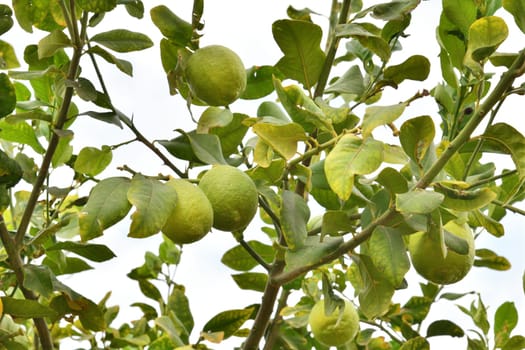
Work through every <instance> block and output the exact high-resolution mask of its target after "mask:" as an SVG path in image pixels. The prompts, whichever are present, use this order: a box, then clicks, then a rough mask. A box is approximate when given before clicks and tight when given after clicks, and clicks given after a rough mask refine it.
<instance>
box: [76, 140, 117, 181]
mask: <svg viewBox="0 0 525 350" xmlns="http://www.w3.org/2000/svg"><path fill="white" fill-rule="evenodd" d="M112 159H113V154H112V152H111V148H110V147H108V146H102V148H101V149H98V148H95V147H84V148H82V149H81V150H80V152H79V154H78V156H77V158H76V160H75V163H74V165H73V167H74V169H75V170H76V171H78V172H79V173H83V174H87V175H90V176H96V175H98V174H100V173H101V172H102V171H103V170H104V169H105V168H106V167H107V166H108V165H109V164H110V163H111V160H112Z"/></svg>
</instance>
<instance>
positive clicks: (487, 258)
mask: <svg viewBox="0 0 525 350" xmlns="http://www.w3.org/2000/svg"><path fill="white" fill-rule="evenodd" d="M474 266H480V267H488V268H489V269H493V270H497V271H506V270H509V269H510V268H511V265H510V262H509V261H508V260H507V258H505V257H504V256H500V255H498V254H496V253H495V252H493V251H492V250H490V249H486V248H483V249H476V260H474Z"/></svg>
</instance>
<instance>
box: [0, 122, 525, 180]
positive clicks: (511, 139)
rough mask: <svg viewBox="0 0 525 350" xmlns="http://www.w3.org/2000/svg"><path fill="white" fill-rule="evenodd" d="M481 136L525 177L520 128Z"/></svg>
mask: <svg viewBox="0 0 525 350" xmlns="http://www.w3.org/2000/svg"><path fill="white" fill-rule="evenodd" d="M0 137H1V134H0ZM481 137H482V138H483V139H485V140H489V141H492V142H493V143H495V144H496V145H497V146H498V147H499V148H500V150H501V151H503V152H504V153H507V154H510V156H511V157H512V160H513V161H514V164H515V165H516V169H517V170H518V174H519V178H520V179H524V178H525V137H524V136H523V135H522V134H521V133H520V132H519V131H518V130H516V129H515V128H514V127H512V126H510V125H509V124H505V123H497V124H493V125H491V126H489V127H488V128H487V130H486V131H485V133H484V134H483V135H482V136H481Z"/></svg>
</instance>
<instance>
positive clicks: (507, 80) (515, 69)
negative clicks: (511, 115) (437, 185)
mask: <svg viewBox="0 0 525 350" xmlns="http://www.w3.org/2000/svg"><path fill="white" fill-rule="evenodd" d="M524 64H525V49H524V50H521V51H520V53H519V55H518V57H516V59H515V60H514V63H513V64H512V66H511V67H510V68H509V70H508V71H506V72H505V73H503V75H502V76H501V78H500V80H499V82H498V84H497V85H496V86H495V87H494V90H492V92H491V93H490V95H489V96H488V97H487V98H486V99H485V101H484V102H483V103H482V104H481V105H480V106H479V108H477V109H476V110H475V111H474V114H473V115H472V117H471V119H470V120H469V121H468V123H467V124H466V125H465V127H464V128H463V129H462V130H461V131H460V132H459V133H458V135H457V136H456V137H455V138H454V140H453V141H452V142H451V143H450V144H449V146H448V148H447V149H446V150H445V151H444V152H443V154H441V156H440V157H439V158H438V159H437V161H436V162H435V163H434V164H433V165H432V166H431V167H430V169H428V170H427V172H426V173H425V174H424V175H423V177H421V179H420V180H419V182H418V183H417V184H416V188H426V187H427V186H428V185H429V184H430V183H431V182H432V180H434V178H435V177H436V176H437V174H438V173H439V172H440V171H441V170H442V169H443V168H444V167H445V165H446V164H447V162H448V161H449V160H450V158H452V156H453V155H454V153H456V151H457V150H459V149H460V148H461V147H462V146H463V145H464V144H465V143H466V142H467V141H468V140H469V138H470V135H472V133H473V132H474V130H475V129H476V128H477V127H478V126H479V124H480V123H481V122H482V121H483V119H484V118H485V116H486V115H487V113H488V112H489V111H490V110H491V109H492V108H493V107H494V106H495V105H496V103H498V101H499V100H500V99H501V97H502V96H504V95H505V93H506V92H507V90H508V89H509V88H510V87H511V86H512V83H513V82H514V80H515V79H516V78H517V77H518V76H520V75H521V74H523V68H524Z"/></svg>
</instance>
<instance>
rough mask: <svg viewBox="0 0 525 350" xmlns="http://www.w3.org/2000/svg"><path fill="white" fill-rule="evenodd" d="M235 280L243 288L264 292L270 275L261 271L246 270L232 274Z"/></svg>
mask: <svg viewBox="0 0 525 350" xmlns="http://www.w3.org/2000/svg"><path fill="white" fill-rule="evenodd" d="M232 277H233V280H234V281H235V283H237V286H239V288H241V289H247V290H254V291H257V292H264V289H265V287H266V283H267V281H268V275H267V274H265V273H261V272H245V273H239V274H234V275H232Z"/></svg>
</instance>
